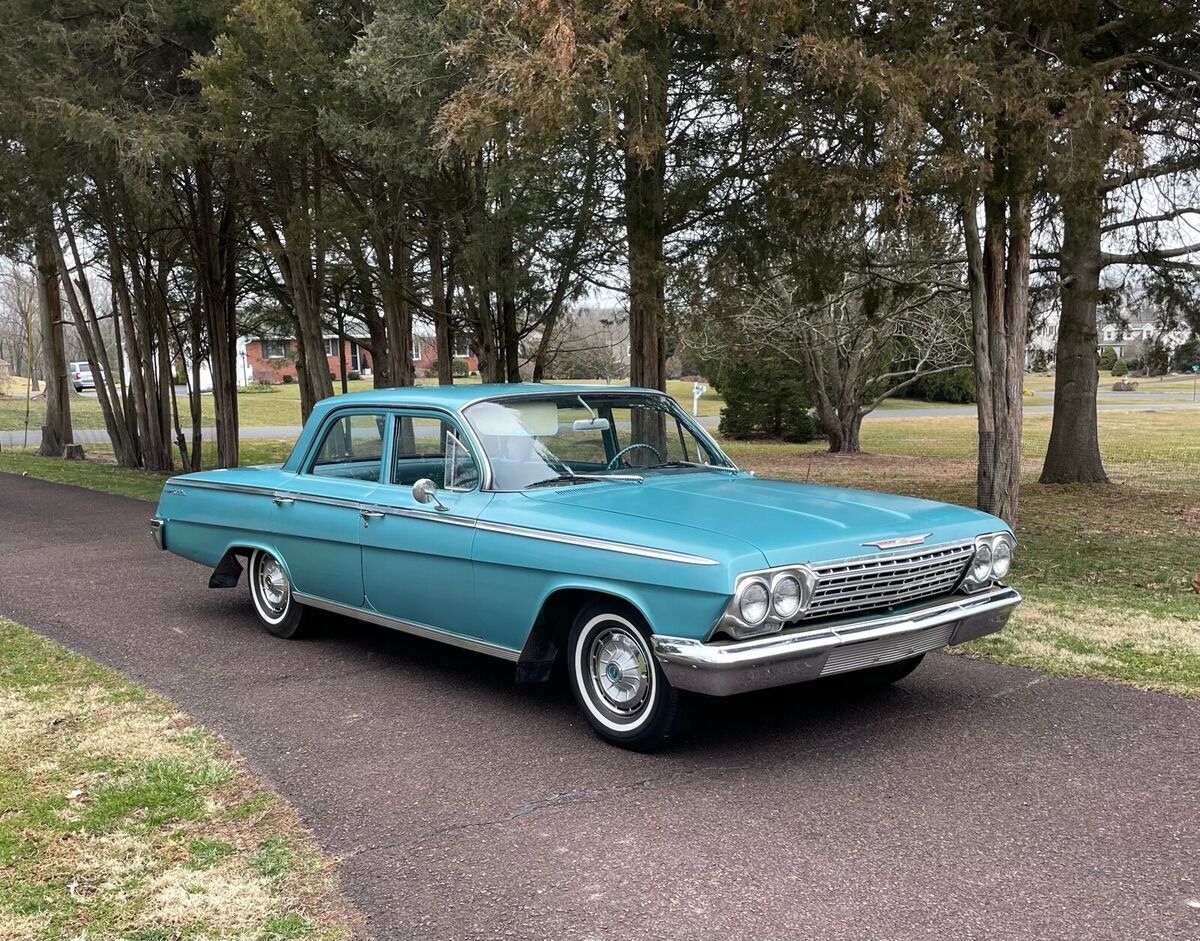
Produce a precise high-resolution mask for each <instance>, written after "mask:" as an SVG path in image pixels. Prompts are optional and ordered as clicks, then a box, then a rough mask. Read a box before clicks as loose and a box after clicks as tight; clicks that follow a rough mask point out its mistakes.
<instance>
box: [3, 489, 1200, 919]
mask: <svg viewBox="0 0 1200 941" xmlns="http://www.w3.org/2000/svg"><path fill="white" fill-rule="evenodd" d="M149 515H150V508H149V507H148V506H147V505H146V504H144V503H139V502H135V501H131V500H127V499H124V498H120V497H112V496H106V495H101V494H93V493H88V492H85V491H82V490H75V489H71V488H68V487H62V486H59V485H55V484H49V483H44V482H41V481H35V480H32V479H22V478H18V477H13V476H6V475H2V474H0V614H3V615H5V616H9V617H12V618H15V619H16V620H17V621H20V622H23V623H25V624H27V625H29V626H31V627H34V628H36V629H38V630H40V631H43V632H45V633H47V634H49V635H51V636H53V637H56V638H58V639H59V640H61V641H63V642H65V643H66V644H68V645H69V646H71V647H74V648H76V649H78V650H81V651H83V652H84V653H86V654H88V655H90V656H93V657H95V658H97V659H99V660H102V661H105V662H106V663H109V664H112V665H113V666H115V667H117V668H118V669H120V670H122V671H123V672H125V673H127V674H128V675H129V676H131V677H133V678H135V679H137V680H139V681H141V682H143V683H146V684H148V685H150V686H153V687H155V688H156V689H159V690H162V691H163V692H164V693H166V694H167V695H169V696H171V697H173V698H174V699H176V700H177V701H178V702H180V703H181V704H182V705H183V707H184V708H186V709H188V710H189V711H190V712H192V713H193V714H194V715H196V716H198V717H199V718H200V719H201V720H202V721H204V722H206V723H208V724H209V725H210V726H212V727H213V728H215V729H216V730H217V731H219V732H220V733H221V734H223V735H225V736H226V737H227V738H228V739H229V740H230V741H231V742H232V743H233V744H234V745H235V746H237V747H238V748H239V749H240V750H241V751H242V753H243V754H245V755H246V756H247V758H248V759H249V760H250V762H251V763H252V765H253V766H254V767H255V768H257V769H258V770H259V771H260V772H262V773H263V774H264V775H265V776H266V777H267V778H268V779H269V780H270V781H271V782H272V783H273V784H274V785H275V786H276V787H277V788H278V789H279V790H280V791H282V792H283V793H284V794H285V795H287V796H288V797H289V798H290V799H291V800H292V801H294V802H295V804H296V806H297V807H298V808H299V811H300V813H301V816H302V817H303V819H304V820H305V821H306V822H307V823H308V824H309V825H310V826H311V827H312V828H313V829H314V831H315V832H316V834H317V836H318V838H319V839H320V840H321V842H322V843H323V844H324V846H325V847H326V848H327V849H328V850H329V851H330V852H332V853H334V854H336V855H338V856H340V857H342V858H343V860H344V861H343V863H342V866H341V870H342V873H343V875H344V878H345V881H346V885H347V888H348V890H349V892H350V894H351V896H352V897H353V898H354V899H355V900H356V901H357V902H358V904H359V905H360V906H361V907H362V909H363V911H364V912H365V913H366V914H367V916H368V919H369V921H370V924H371V925H372V927H373V929H374V931H375V932H376V933H377V935H378V937H379V938H380V939H386V941H392V939H401V938H404V939H418V938H421V939H424V938H437V939H440V938H476V937H480V938H482V937H486V938H499V937H516V938H553V939H569V938H589V937H624V938H639V939H640V938H662V939H703V938H714V939H715V938H729V937H736V938H739V939H740V938H784V937H803V938H806V939H817V938H830V939H858V938H864V939H865V938H888V939H917V938H920V939H939V941H941V939H946V938H988V939H1022V941H1026V939H1055V941H1064V939H1089V941H1093V939H1119V941H1133V939H1141V938H1145V939H1151V938H1153V939H1163V941H1165V939H1195V938H1197V937H1200V909H1198V908H1197V907H1194V906H1200V866H1198V864H1200V832H1198V819H1197V816H1198V813H1200V773H1198V772H1200V704H1198V703H1195V702H1188V701H1185V700H1182V699H1175V698H1171V697H1167V696H1159V695H1148V694H1143V693H1139V692H1136V691H1133V690H1129V689H1124V688H1120V687H1116V686H1108V685H1104V684H1100V683H1094V682H1086V681H1072V680H1053V679H1045V678H1043V677H1040V676H1038V675H1035V674H1033V673H1029V672H1026V671H1022V670H1017V669H1010V668H1003V667H997V666H993V665H990V664H984V663H978V662H973V661H969V660H966V659H963V658H960V657H951V656H935V657H932V658H930V662H927V663H926V664H925V665H924V666H923V667H922V668H921V669H920V670H919V671H917V673H916V674H914V675H913V676H912V677H911V678H909V679H908V680H906V681H905V682H904V683H902V684H900V685H899V686H898V687H895V688H893V689H889V690H885V691H882V692H878V693H874V694H860V695H858V696H856V697H850V696H847V695H845V694H842V695H835V694H833V693H831V692H829V691H817V692H808V693H805V692H802V691H797V690H784V691H774V692H770V693H765V694H756V695H752V696H748V697H744V698H742V699H739V700H733V701H725V702H723V703H715V704H713V705H712V706H711V707H710V708H708V709H707V710H706V712H705V714H704V718H703V721H702V722H701V723H700V729H699V733H698V734H697V735H696V736H695V737H694V738H692V739H691V740H690V741H689V742H687V743H685V744H682V745H680V746H677V747H676V748H675V749H674V750H672V751H668V752H666V753H662V754H659V755H653V756H646V755H633V754H628V753H625V752H621V751H618V750H616V749H613V748H610V747H607V746H605V745H603V744H601V743H600V742H599V741H597V740H596V739H595V738H594V737H592V736H591V734H590V733H589V731H588V730H587V729H586V728H585V726H584V724H583V722H582V720H581V719H580V718H579V717H578V716H577V715H576V713H575V710H574V706H573V704H572V703H571V701H570V697H569V695H568V694H567V692H566V691H565V690H564V689H563V688H562V687H558V686H555V687H551V688H541V689H533V690H530V689H524V688H519V687H516V686H514V685H513V684H512V682H511V668H510V667H508V666H506V665H505V664H502V663H500V662H499V661H493V660H489V659H485V658H483V657H479V656H474V655H469V654H466V653H464V652H460V651H456V650H449V649H447V648H443V647H440V646H437V645H435V644H432V643H428V642H423V641H418V640H415V639H411V638H408V637H406V636H403V635H398V634H389V633H387V632H386V631H383V630H380V629H375V628H371V627H368V626H360V625H357V624H354V623H351V622H346V621H342V620H331V621H330V622H329V624H328V626H327V628H326V629H325V630H324V632H323V636H320V637H318V638H316V639H313V640H309V641H302V642H288V641H281V640H276V639H274V638H272V637H270V636H269V635H267V634H265V633H263V632H262V631H260V630H259V629H258V628H257V627H256V626H255V624H254V622H253V621H252V618H251V616H250V614H249V611H248V599H247V598H246V595H245V592H244V590H243V589H238V590H236V591H209V590H208V589H207V588H205V583H206V580H207V573H206V572H204V571H202V570H201V569H200V568H198V567H196V566H193V565H191V564H190V563H186V562H183V561H181V560H179V559H176V558H174V557H172V556H169V555H167V554H165V553H159V552H157V551H156V550H155V549H154V548H153V546H152V545H151V543H150V539H149V536H148V534H147V526H146V523H147V520H148V518H149Z"/></svg>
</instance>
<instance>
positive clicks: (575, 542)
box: [475, 520, 720, 565]
mask: <svg viewBox="0 0 1200 941" xmlns="http://www.w3.org/2000/svg"><path fill="white" fill-rule="evenodd" d="M475 526H476V528H477V529H483V530H487V531H488V532H492V533H502V534H504V535H506V536H524V537H526V538H527V539H540V540H542V541H544V542H558V543H562V544H564V545H568V546H584V547H586V548H588V549H600V550H602V551H604V552H621V553H624V554H625V555H637V556H642V557H643V558H646V559H659V560H661V561H663V562H682V563H684V564H685V565H719V564H720V563H719V562H717V560H716V559H706V558H705V557H704V556H701V555H688V554H687V553H686V552H672V551H671V550H669V549H656V548H654V547H652V546H639V545H635V544H633V543H627V542H610V541H609V540H607V539H591V538H589V537H587V536H575V535H572V534H570V533H556V532H551V531H550V530H547V529H527V528H526V527H524V526H510V525H509V524H507V523H491V522H488V521H487V520H479V521H478V522H476V524H475Z"/></svg>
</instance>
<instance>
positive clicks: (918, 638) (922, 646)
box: [821, 623, 958, 676]
mask: <svg viewBox="0 0 1200 941" xmlns="http://www.w3.org/2000/svg"><path fill="white" fill-rule="evenodd" d="M956 627H958V625H957V624H956V623H951V624H939V625H937V626H936V627H927V628H925V629H924V630H920V631H913V632H912V633H909V634H900V635H898V636H894V637H881V638H880V639H879V640H864V641H860V642H859V643H857V644H846V645H845V646H844V647H835V648H834V649H833V650H832V651H831V652H830V654H829V659H828V660H826V661H825V665H824V666H823V667H821V676H831V675H833V674H834V673H848V672H850V671H851V670H861V669H865V668H866V667H874V666H880V665H881V664H884V663H895V662H896V661H897V660H907V659H908V658H909V657H915V656H916V655H917V654H922V653H929V651H931V650H938V649H939V648H941V647H945V646H946V645H947V644H948V643H950V638H951V637H953V636H954V629H955V628H956Z"/></svg>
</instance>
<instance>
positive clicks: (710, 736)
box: [209, 589, 979, 760]
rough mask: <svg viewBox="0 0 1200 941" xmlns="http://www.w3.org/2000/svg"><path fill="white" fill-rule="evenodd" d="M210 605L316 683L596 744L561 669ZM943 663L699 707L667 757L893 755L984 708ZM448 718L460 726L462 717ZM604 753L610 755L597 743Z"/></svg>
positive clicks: (234, 604) (228, 596)
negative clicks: (360, 683) (268, 621)
mask: <svg viewBox="0 0 1200 941" xmlns="http://www.w3.org/2000/svg"><path fill="white" fill-rule="evenodd" d="M214 595H216V596H217V597H219V600H217V598H216V597H214ZM209 597H210V598H212V599H213V601H215V602H216V603H215V604H210V615H211V618H212V624H213V630H214V631H217V632H220V633H227V632H230V633H234V634H235V636H236V639H237V641H238V642H240V643H244V644H247V645H250V646H253V647H258V646H259V644H260V643H261V644H271V645H276V644H277V645H283V648H282V651H284V652H281V656H280V661H279V662H280V664H281V666H287V664H288V663H289V662H291V661H293V659H294V660H295V661H301V662H303V663H304V665H305V668H306V669H307V671H308V672H309V674H310V675H311V674H312V673H320V671H321V670H322V664H323V663H324V662H326V661H328V662H329V664H330V675H331V676H332V675H333V667H332V664H333V663H335V662H336V663H338V665H339V666H338V669H339V670H342V671H347V672H353V671H355V670H358V669H370V670H371V671H372V672H374V673H376V674H378V675H379V676H381V677H382V678H383V680H382V681H383V682H384V683H387V682H388V680H387V676H388V674H389V673H394V674H395V677H396V678H397V682H399V680H400V678H403V680H404V682H405V684H412V683H414V682H415V683H420V684H421V685H422V686H423V687H424V688H425V690H426V693H427V699H428V702H429V704H430V705H429V706H428V708H434V707H435V706H434V705H433V704H436V703H438V702H448V703H455V702H457V703H464V702H470V703H474V704H475V706H476V707H483V706H484V704H486V708H488V709H489V711H494V712H495V713H497V714H499V713H509V714H511V715H512V716H513V717H515V718H516V719H518V720H519V721H518V722H517V725H518V726H519V727H520V728H521V729H523V734H528V735H531V736H538V735H544V736H547V737H549V738H553V739H557V738H560V737H562V736H582V737H584V738H585V739H587V740H590V739H591V738H592V737H591V735H590V733H589V732H588V730H587V727H586V723H584V722H583V720H582V718H581V717H580V716H579V714H578V712H577V709H576V705H575V702H574V700H573V698H572V696H571V693H570V690H569V688H568V686H567V683H566V679H565V675H564V671H563V669H562V668H561V665H559V667H558V668H556V669H555V671H554V675H553V676H552V678H551V680H550V682H548V683H542V684H524V685H518V684H517V683H516V682H515V677H514V667H513V664H512V663H509V662H507V661H504V660H500V659H497V658H494V657H488V656H485V655H483V654H479V653H474V652H471V651H467V650H462V649H460V648H457V647H451V646H448V645H446V644H442V643H438V642H437V641H432V640H427V639H425V638H421V637H416V636H413V635H410V634H406V633H403V632H401V631H395V630H390V629H388V628H385V627H380V626H377V625H373V624H369V623H366V622H364V621H358V620H355V619H353V618H349V617H342V616H339V615H334V614H328V615H325V616H322V617H321V618H320V619H319V620H318V621H317V622H316V623H315V624H314V626H313V628H312V629H311V630H310V632H309V633H307V634H306V635H305V636H304V638H303V639H301V640H290V641H285V640H280V639H277V638H273V637H270V636H268V635H266V634H265V632H263V631H262V629H261V628H260V627H259V626H258V624H257V623H256V622H255V620H254V618H253V616H252V615H251V614H250V611H249V601H248V599H247V598H246V597H245V592H244V589H236V590H234V591H230V592H220V593H213V595H210V596H209ZM233 639H234V638H233V637H231V640H233ZM288 650H290V651H291V653H290V654H289V653H286V651H288ZM940 659H941V656H939V655H932V656H930V657H928V658H927V659H926V662H925V663H924V664H922V666H921V667H920V668H919V669H918V670H917V671H916V672H915V673H914V674H913V675H912V676H910V677H907V678H905V679H904V680H902V681H901V682H899V683H897V684H894V685H891V686H882V687H870V686H863V685H862V684H859V683H856V682H854V681H853V680H852V679H850V678H846V677H837V678H831V679H826V680H818V681H815V682H810V683H805V684H801V685H797V686H791V687H780V688H777V689H769V690H762V691H759V692H752V693H744V694H742V695H739V696H731V697H727V698H720V699H715V698H709V697H703V696H699V697H696V702H695V718H694V721H693V723H692V729H691V731H690V732H689V734H687V735H686V736H685V737H683V738H682V739H680V740H679V741H678V742H676V743H672V744H671V745H669V746H668V747H667V748H665V749H664V752H665V753H669V754H672V755H675V756H677V757H679V758H683V757H685V756H688V755H692V756H695V757H705V758H711V757H713V755H714V754H715V753H719V752H722V751H726V750H729V749H736V750H738V751H742V752H751V751H753V750H755V749H756V748H757V749H759V750H761V752H762V755H761V757H762V759H763V760H767V759H768V756H769V755H770V754H778V753H779V752H781V751H782V752H786V753H795V752H796V751H798V750H808V749H820V748H822V747H823V746H825V745H828V744H830V743H832V742H834V741H836V740H840V739H841V738H842V737H844V736H846V735H851V734H854V735H862V736H864V737H865V738H866V740H867V741H870V740H872V739H876V737H877V742H876V744H878V745H881V746H882V747H888V746H887V742H889V741H891V740H894V739H895V737H896V736H897V735H900V736H903V734H904V730H905V726H906V725H907V724H909V723H914V722H918V721H920V720H921V719H922V717H925V716H928V715H929V714H930V712H931V711H936V712H940V713H943V714H944V715H945V717H946V723H947V725H948V726H950V727H951V728H953V727H955V726H957V724H958V722H959V718H958V717H959V716H960V715H961V714H962V709H961V707H963V706H965V705H966V704H967V703H970V702H976V700H977V692H978V691H977V690H974V689H973V688H971V687H968V686H965V685H963V684H960V683H948V682H946V681H945V678H944V676H943V671H942V670H941V669H939V660H940ZM978 705H979V704H978V703H977V702H976V708H977V707H978ZM446 718H447V721H451V722H452V721H453V716H447V717H446ZM595 744H596V745H598V746H599V747H600V748H601V749H603V751H608V748H607V746H603V745H600V743H599V742H598V740H596V741H595Z"/></svg>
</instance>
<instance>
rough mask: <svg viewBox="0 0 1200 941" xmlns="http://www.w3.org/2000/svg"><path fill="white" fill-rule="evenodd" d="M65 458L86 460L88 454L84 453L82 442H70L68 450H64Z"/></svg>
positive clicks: (67, 459)
mask: <svg viewBox="0 0 1200 941" xmlns="http://www.w3.org/2000/svg"><path fill="white" fill-rule="evenodd" d="M63 460H65V461H85V460H87V457H86V455H84V453H83V445H82V444H68V445H67V447H66V450H65V451H63Z"/></svg>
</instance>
